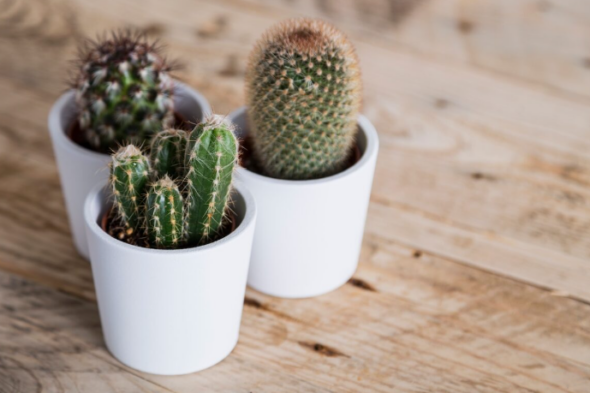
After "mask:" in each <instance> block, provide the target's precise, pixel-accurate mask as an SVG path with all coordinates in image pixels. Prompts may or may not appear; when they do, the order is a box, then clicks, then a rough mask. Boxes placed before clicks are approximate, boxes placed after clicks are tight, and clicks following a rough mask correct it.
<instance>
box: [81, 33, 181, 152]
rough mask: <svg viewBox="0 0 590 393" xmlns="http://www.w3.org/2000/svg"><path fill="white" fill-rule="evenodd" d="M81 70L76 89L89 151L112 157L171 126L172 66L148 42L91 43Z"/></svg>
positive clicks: (122, 36) (132, 37) (115, 37)
mask: <svg viewBox="0 0 590 393" xmlns="http://www.w3.org/2000/svg"><path fill="white" fill-rule="evenodd" d="M77 66H78V75H77V76H76V77H75V80H74V81H73V87H74V89H75V90H76V101H77V104H78V110H79V116H78V123H79V127H80V132H81V139H82V140H83V144H84V145H86V146H88V147H90V148H92V149H93V150H95V151H98V152H101V153H110V152H111V151H112V150H114V149H116V148H117V147H118V146H121V145H123V144H127V143H131V144H136V145H142V144H144V143H145V142H146V141H149V139H150V138H151V137H152V136H153V135H154V134H155V133H157V132H159V131H161V130H162V129H164V128H167V127H170V126H172V124H173V122H174V108H173V99H172V94H173V81H172V79H171V78H170V76H169V74H168V72H169V71H170V69H171V66H170V65H169V64H167V63H166V61H165V60H164V58H163V57H162V56H161V55H160V53H159V51H158V48H157V46H156V45H155V44H152V43H148V42H147V41H146V39H145V38H144V37H143V36H141V35H137V34H133V33H130V32H120V33H113V34H112V35H111V36H110V37H109V38H105V39H99V40H97V41H96V42H88V43H87V44H86V45H85V46H84V47H83V48H81V50H80V57H79V60H78V65H77Z"/></svg>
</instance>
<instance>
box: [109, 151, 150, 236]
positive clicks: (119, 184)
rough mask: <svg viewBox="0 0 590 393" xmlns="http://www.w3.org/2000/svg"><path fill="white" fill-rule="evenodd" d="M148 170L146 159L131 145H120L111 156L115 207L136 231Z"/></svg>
mask: <svg viewBox="0 0 590 393" xmlns="http://www.w3.org/2000/svg"><path fill="white" fill-rule="evenodd" d="M149 172H150V163H149V161H148V159H147V158H146V157H145V156H144V155H143V154H142V152H141V150H139V149H138V148H137V147H135V146H133V145H127V146H125V147H121V148H120V149H119V150H118V151H117V152H116V153H115V154H113V156H112V161H111V186H112V188H113V195H114V198H115V207H116V209H117V211H118V214H119V216H120V218H121V220H122V222H123V223H125V225H126V226H127V227H128V228H129V229H130V230H132V231H137V230H138V229H139V228H140V227H141V226H142V224H143V222H142V221H143V207H144V201H145V188H146V185H147V183H148V180H149Z"/></svg>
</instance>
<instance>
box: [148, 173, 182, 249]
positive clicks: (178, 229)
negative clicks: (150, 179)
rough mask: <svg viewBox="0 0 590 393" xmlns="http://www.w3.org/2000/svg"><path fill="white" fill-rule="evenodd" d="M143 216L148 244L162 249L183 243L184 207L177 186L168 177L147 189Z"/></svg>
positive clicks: (175, 246)
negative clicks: (144, 215)
mask: <svg viewBox="0 0 590 393" xmlns="http://www.w3.org/2000/svg"><path fill="white" fill-rule="evenodd" d="M145 214H146V217H145V220H146V227H147V234H148V238H149V242H150V244H152V245H153V246H154V247H156V248H164V249H169V248H177V247H179V245H180V244H181V242H182V241H183V228H182V227H183V217H184V206H183V200H182V195H181V194H180V191H179V190H178V186H177V185H176V183H174V181H172V179H170V177H168V175H165V176H164V178H162V179H160V180H158V181H157V182H156V183H154V184H152V185H151V187H150V188H149V190H148V194H147V205H146V212H145Z"/></svg>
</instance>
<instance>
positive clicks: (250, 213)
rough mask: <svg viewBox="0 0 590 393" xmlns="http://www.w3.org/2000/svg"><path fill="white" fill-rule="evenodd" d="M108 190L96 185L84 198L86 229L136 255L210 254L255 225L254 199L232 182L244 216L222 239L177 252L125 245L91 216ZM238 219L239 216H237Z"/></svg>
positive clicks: (227, 244)
mask: <svg viewBox="0 0 590 393" xmlns="http://www.w3.org/2000/svg"><path fill="white" fill-rule="evenodd" d="M105 189H108V185H105V184H97V185H96V186H94V187H93V188H92V190H91V191H90V193H88V196H87V197H86V201H85V202H84V221H85V222H86V228H87V229H88V228H90V230H91V231H92V232H93V233H94V235H95V236H98V237H99V238H102V239H104V240H105V241H106V242H108V243H109V246H111V247H115V248H122V249H124V250H126V251H133V252H135V253H138V254H145V255H157V254H160V255H162V256H165V255H166V256H173V255H182V254H197V253H203V252H210V251H213V250H214V249H216V248H219V247H225V246H230V244H231V243H232V242H234V241H235V240H237V238H238V237H240V236H243V233H244V232H246V230H248V228H250V227H252V226H253V225H254V223H255V218H256V203H255V201H254V197H253V196H252V194H251V193H250V191H248V190H247V189H246V187H244V185H243V184H241V183H240V182H239V181H234V183H233V189H234V190H235V191H236V192H237V193H238V194H239V195H240V196H241V197H242V199H243V200H244V205H245V210H246V212H245V214H244V215H243V217H242V222H240V224H239V225H238V226H237V227H236V229H235V230H234V231H233V232H231V233H230V234H228V235H227V236H225V237H224V238H222V239H219V240H216V241H214V242H213V243H209V244H205V245H202V246H197V247H190V248H183V249H179V250H158V249H155V248H145V247H140V246H134V245H131V244H127V243H125V242H122V241H120V240H117V239H115V238H113V237H112V236H110V235H109V234H108V233H106V232H105V231H104V230H103V229H102V228H101V226H100V224H99V223H98V221H97V220H98V216H97V217H94V215H93V214H92V204H93V202H94V200H95V199H96V198H98V196H99V194H100V193H101V192H102V191H103V190H105ZM105 203H107V201H106V200H103V201H101V206H103V207H104V205H105ZM238 217H239V215H238ZM91 262H92V261H91ZM172 262H174V261H169V260H166V263H172ZM197 262H198V261H197Z"/></svg>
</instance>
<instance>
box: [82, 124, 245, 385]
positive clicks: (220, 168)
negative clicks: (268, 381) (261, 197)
mask: <svg viewBox="0 0 590 393" xmlns="http://www.w3.org/2000/svg"><path fill="white" fill-rule="evenodd" d="M151 152H152V154H151V157H150V159H148V157H147V156H146V155H144V154H142V152H141V151H140V149H138V148H137V147H135V146H133V145H128V146H125V147H121V148H120V149H119V150H118V151H117V152H116V153H115V154H114V155H113V156H112V162H111V166H110V186H111V187H110V188H108V187H103V186H101V185H98V186H96V187H95V188H94V189H93V190H92V191H91V192H90V194H89V195H88V197H87V199H86V204H85V207H84V215H85V216H84V218H85V224H86V231H87V237H88V244H89V250H90V259H91V265H92V273H93V277H94V284H95V287H96V294H97V299H98V307H99V311H100V318H101V323H102V328H103V332H104V337H105V341H106V345H107V347H108V349H109V350H110V352H111V353H112V354H113V355H114V356H115V357H116V358H117V359H119V360H120V361H121V362H122V363H124V364H126V365H127V366H129V367H132V368H135V369H137V370H140V371H144V372H148V373H153V374H162V375H176V374H186V373H190V372H194V371H198V370H202V369H204V368H207V367H210V366H212V365H214V364H215V363H217V362H219V361H221V360H222V359H223V358H225V357H226V356H227V355H228V354H229V353H230V352H231V351H232V349H233V348H234V346H235V345H236V343H237V340H238V333H239V326H240V319H241V313H242V308H243V301H244V292H245V289H246V279H247V274H248V273H247V272H248V264H249V260H250V251H251V246H252V239H253V235H254V226H255V220H256V208H255V205H254V200H253V197H252V196H251V195H250V194H249V193H248V192H247V191H246V190H245V189H244V188H243V187H242V186H239V185H238V186H237V187H235V188H234V189H233V191H232V185H231V182H232V173H233V169H234V165H235V163H236V161H237V152H238V142H237V140H236V138H235V136H234V135H233V132H232V129H231V128H230V127H229V126H228V123H226V122H225V121H224V120H223V119H221V118H219V117H212V118H210V119H208V120H207V121H206V122H204V123H201V124H199V125H198V126H197V127H196V128H195V129H194V130H193V131H192V132H190V134H189V135H185V133H184V132H183V131H178V130H170V131H165V132H162V133H159V134H158V135H157V137H156V139H154V142H153V145H152V148H151ZM185 152H186V154H185ZM230 201H231V202H230ZM230 205H231V208H230Z"/></svg>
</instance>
